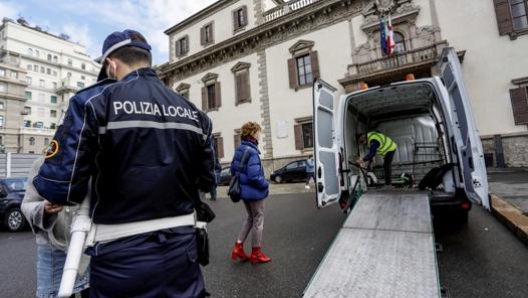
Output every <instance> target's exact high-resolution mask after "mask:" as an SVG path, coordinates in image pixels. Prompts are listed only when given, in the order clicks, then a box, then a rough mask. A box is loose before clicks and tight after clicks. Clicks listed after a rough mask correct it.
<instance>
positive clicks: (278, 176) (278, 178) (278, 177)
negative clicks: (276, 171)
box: [273, 175, 282, 184]
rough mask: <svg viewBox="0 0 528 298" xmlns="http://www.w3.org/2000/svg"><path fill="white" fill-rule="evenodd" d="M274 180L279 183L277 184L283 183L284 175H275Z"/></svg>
mask: <svg viewBox="0 0 528 298" xmlns="http://www.w3.org/2000/svg"><path fill="white" fill-rule="evenodd" d="M273 181H275V183H277V184H281V183H282V177H281V176H280V175H277V176H275V178H274V179H273Z"/></svg>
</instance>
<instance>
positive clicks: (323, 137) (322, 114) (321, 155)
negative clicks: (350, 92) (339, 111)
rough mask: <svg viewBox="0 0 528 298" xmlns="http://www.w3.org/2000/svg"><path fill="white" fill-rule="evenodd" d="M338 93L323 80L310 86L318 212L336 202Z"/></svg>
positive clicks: (337, 192)
mask: <svg viewBox="0 0 528 298" xmlns="http://www.w3.org/2000/svg"><path fill="white" fill-rule="evenodd" d="M339 95H340V94H339V92H338V90H337V89H336V88H334V87H332V86H331V85H329V84H328V83H326V82H324V81H323V80H320V79H318V80H316V81H315V82H314V85H313V101H314V102H313V104H314V136H315V140H314V157H315V187H316V190H315V191H316V195H317V207H319V208H321V207H324V206H328V205H330V204H332V203H335V202H337V201H338V200H339V196H340V192H341V190H340V187H339V179H338V169H339V155H338V154H339V146H338V144H337V142H336V123H335V119H336V115H335V110H334V105H335V104H336V103H337V100H336V99H337V98H339Z"/></svg>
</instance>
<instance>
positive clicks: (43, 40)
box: [0, 18, 99, 153]
mask: <svg viewBox="0 0 528 298" xmlns="http://www.w3.org/2000/svg"><path fill="white" fill-rule="evenodd" d="M0 49H1V51H2V52H3V53H5V55H6V57H8V56H9V57H16V59H14V58H12V59H11V60H9V59H8V60H6V61H7V62H8V64H9V65H10V66H11V67H13V68H17V69H19V70H23V71H22V72H19V74H20V75H19V78H18V81H20V79H23V80H24V86H25V90H24V92H23V94H22V96H23V98H24V100H23V101H22V103H23V104H22V106H21V107H20V108H18V111H17V112H15V111H12V112H10V114H9V115H6V117H9V118H8V120H7V121H8V122H9V123H13V125H15V123H16V126H17V128H18V137H17V143H16V145H14V144H13V145H10V146H6V149H7V150H8V151H10V152H22V153H39V152H41V151H42V150H43V149H44V148H45V147H46V146H47V145H48V144H49V142H50V141H51V138H52V137H53V134H54V132H55V129H56V127H57V124H58V122H59V119H60V117H61V115H62V111H64V110H65V109H66V107H67V105H68V100H69V98H70V97H71V96H73V94H74V93H75V92H76V91H77V90H79V89H82V88H84V87H86V86H89V85H91V84H93V83H94V82H95V81H96V78H97V73H98V69H99V66H98V65H97V64H96V63H94V62H93V61H92V58H90V56H88V55H87V54H86V47H85V46H83V45H80V44H78V43H75V42H72V41H70V38H69V37H68V36H67V35H65V34H61V35H59V36H56V35H53V34H50V33H48V32H45V31H44V30H43V29H42V28H41V27H39V26H36V25H31V24H29V23H28V22H26V21H25V20H24V19H23V18H20V19H18V20H16V21H14V20H11V19H8V18H4V19H3V20H2V24H1V26H0ZM1 67H2V66H0V68H1ZM0 76H1V70H0ZM11 79H13V77H11Z"/></svg>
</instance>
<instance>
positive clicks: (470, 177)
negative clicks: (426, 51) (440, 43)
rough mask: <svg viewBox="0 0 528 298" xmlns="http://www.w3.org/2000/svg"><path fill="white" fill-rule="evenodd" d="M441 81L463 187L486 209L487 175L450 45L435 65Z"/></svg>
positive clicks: (460, 69) (487, 200) (458, 63)
mask: <svg viewBox="0 0 528 298" xmlns="http://www.w3.org/2000/svg"><path fill="white" fill-rule="evenodd" d="M437 68H438V70H439V71H440V73H441V77H442V79H443V80H444V84H445V86H446V89H447V92H448V93H449V100H450V101H451V109H452V110H451V117H452V123H453V124H454V126H455V127H454V129H455V130H456V131H455V134H454V136H455V140H454V141H455V142H454V143H455V144H456V146H457V150H456V151H457V154H458V161H459V166H460V168H461V172H462V176H463V183H462V184H463V186H464V189H465V190H466V194H467V195H468V197H469V198H470V199H473V200H476V201H479V202H481V203H482V205H483V206H484V207H485V208H486V209H488V210H489V209H490V203H489V196H488V177H487V173H486V165H485V163H484V152H483V149H482V143H481V141H480V137H479V135H478V130H477V127H476V124H475V117H474V116H473V109H472V108H471V102H470V100H469V94H468V91H467V89H466V85H465V84H464V80H463V78H462V67H461V65H460V62H459V60H458V56H457V53H456V51H455V49H454V48H445V49H444V50H443V52H442V58H441V59H440V61H439V62H438V65H437Z"/></svg>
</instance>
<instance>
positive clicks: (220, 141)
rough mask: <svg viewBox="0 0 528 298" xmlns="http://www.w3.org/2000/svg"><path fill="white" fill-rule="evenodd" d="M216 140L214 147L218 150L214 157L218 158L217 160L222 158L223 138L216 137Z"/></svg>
mask: <svg viewBox="0 0 528 298" xmlns="http://www.w3.org/2000/svg"><path fill="white" fill-rule="evenodd" d="M215 140H216V147H217V148H218V152H216V155H217V156H218V159H220V158H224V138H222V137H217V138H215Z"/></svg>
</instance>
